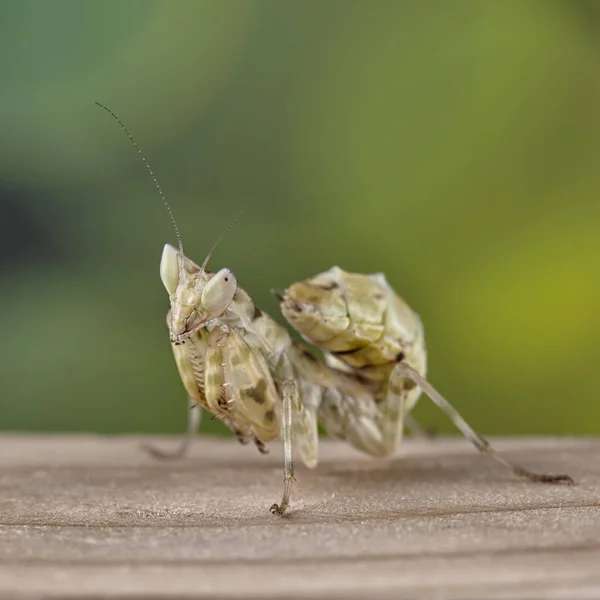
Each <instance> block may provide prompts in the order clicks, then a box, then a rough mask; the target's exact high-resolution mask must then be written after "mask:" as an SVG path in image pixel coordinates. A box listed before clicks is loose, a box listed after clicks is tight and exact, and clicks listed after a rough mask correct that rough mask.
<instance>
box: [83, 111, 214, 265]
mask: <svg viewBox="0 0 600 600" xmlns="http://www.w3.org/2000/svg"><path fill="white" fill-rule="evenodd" d="M95 104H97V105H98V106H99V107H100V108H103V109H104V110H105V111H106V112H107V113H108V114H109V115H110V116H111V117H112V118H113V119H114V120H115V121H116V122H117V123H118V124H119V125H120V126H121V129H122V130H123V131H124V132H125V133H126V134H127V137H128V138H129V141H130V142H131V143H132V144H133V147H134V148H135V149H136V150H137V153H138V154H139V155H140V157H141V159H142V161H143V163H144V165H145V166H146V169H148V173H150V177H152V181H153V182H154V185H155V186H156V189H157V190H158V193H159V194H160V197H161V198H162V201H163V203H164V205H165V207H166V209H167V211H168V213H169V217H170V218H171V223H173V228H174V229H175V235H176V236H177V243H178V244H179V252H180V253H181V256H185V255H184V254H183V243H182V241H181V234H180V233H179V227H177V222H176V221H175V217H174V216H173V213H172V212H171V207H170V206H169V203H168V202H167V198H166V196H165V194H164V192H163V191H162V188H161V187H160V184H159V183H158V180H157V179H156V176H155V175H154V171H153V170H152V167H151V166H150V163H149V162H148V161H147V160H146V157H145V156H144V155H143V153H142V151H141V150H140V147H139V146H138V145H137V142H136V141H135V140H134V139H133V136H132V135H131V133H129V130H128V129H127V127H125V125H123V122H122V121H121V119H119V117H117V115H116V114H115V113H114V112H113V111H112V110H110V108H108V107H106V106H104V104H100V102H95ZM221 237H223V236H221ZM220 239H221V238H219V240H217V243H218V242H219V241H220ZM215 247H216V244H215V246H213V247H212V249H211V251H210V252H209V256H210V254H211V253H212V251H213V250H214V249H215ZM207 260H208V258H207ZM204 262H205V263H206V262H207V261H206V260H205V261H204Z"/></svg>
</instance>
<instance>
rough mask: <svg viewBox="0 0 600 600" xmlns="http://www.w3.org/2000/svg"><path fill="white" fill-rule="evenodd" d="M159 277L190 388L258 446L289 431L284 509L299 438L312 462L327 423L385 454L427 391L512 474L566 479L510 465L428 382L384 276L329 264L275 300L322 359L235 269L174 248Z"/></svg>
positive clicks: (363, 447) (410, 325) (407, 321)
mask: <svg viewBox="0 0 600 600" xmlns="http://www.w3.org/2000/svg"><path fill="white" fill-rule="evenodd" d="M176 273H177V278H178V280H177V285H176V286H175V287H173V282H174V281H175V279H176V278H175V274H176ZM223 274H224V275H223ZM161 276H162V279H163V283H164V284H165V287H167V290H168V291H169V295H170V299H171V311H170V313H171V316H170V317H168V319H167V321H168V323H169V327H170V337H171V343H172V345H173V352H174V355H175V360H176V363H177V367H178V369H179V372H180V374H181V378H182V381H183V383H184V385H185V387H186V390H187V392H188V394H189V395H190V396H191V397H192V398H193V399H194V401H195V402H196V403H198V404H199V405H201V406H203V407H205V408H206V409H207V410H209V411H210V412H212V413H213V414H215V415H216V416H217V417H218V418H220V419H222V420H223V422H225V423H226V424H227V425H228V426H229V427H231V429H233V431H235V432H236V434H237V435H238V438H239V439H240V440H241V441H243V442H247V441H249V440H254V441H255V442H256V444H257V445H258V447H259V449H261V450H262V449H263V447H264V443H266V442H269V441H271V440H273V439H274V438H275V437H277V435H278V434H281V436H282V438H283V442H284V450H285V452H284V454H285V488H284V494H283V499H282V501H281V503H280V504H275V505H273V507H272V511H273V512H276V513H279V514H282V513H283V512H284V511H285V509H286V507H287V504H288V501H289V495H290V488H291V481H292V479H293V466H292V439H293V440H294V445H295V447H296V448H297V449H298V450H299V452H300V455H301V457H302V459H303V461H304V463H305V464H306V465H307V466H308V467H310V468H313V467H315V466H316V465H317V462H318V424H319V423H320V424H322V425H323V426H324V427H325V428H326V429H327V431H328V433H329V434H330V435H332V436H334V437H336V438H338V439H341V440H345V441H347V442H348V443H350V444H351V445H352V446H354V447H355V448H357V449H358V450H360V451H362V452H365V453H367V454H370V455H372V456H389V455H391V454H393V453H394V452H395V450H396V449H397V447H398V444H399V443H400V441H401V439H402V434H403V430H404V426H405V424H406V418H407V415H408V413H409V412H410V410H411V409H412V408H413V407H414V405H415V403H416V401H417V399H418V397H419V395H420V394H421V391H425V392H426V393H427V395H428V396H429V397H430V398H432V399H433V400H434V402H435V403H436V404H438V406H440V408H442V410H444V412H446V414H448V416H449V417H450V418H451V420H452V421H453V422H454V423H455V424H456V426H457V427H458V428H459V429H460V430H461V431H462V432H463V433H464V434H465V435H466V436H467V437H468V439H470V440H471V441H472V442H473V443H474V444H475V446H476V447H477V448H478V449H479V450H480V451H482V452H484V453H486V454H489V455H491V456H493V457H494V458H495V459H496V460H498V461H499V462H501V463H502V464H504V465H505V466H508V467H509V468H511V469H512V470H513V472H515V473H517V474H519V475H523V476H526V477H528V478H530V479H532V480H535V481H550V482H555V481H570V478H568V477H567V476H561V475H559V476H553V475H537V474H535V473H531V472H529V471H526V470H525V469H522V468H520V467H516V466H514V465H512V464H510V463H508V462H507V461H506V460H505V459H503V458H502V457H500V456H498V455H497V454H496V453H495V452H494V451H493V450H492V448H491V446H490V445H489V443H488V442H487V441H486V440H485V439H484V438H482V437H481V436H479V435H478V434H477V433H476V432H475V431H473V430H472V429H471V428H470V426H469V425H468V424H467V423H466V422H465V421H464V420H463V419H462V417H460V415H459V414H458V413H457V412H456V411H455V410H454V409H453V408H452V406H451V405H449V404H448V402H447V401H446V400H445V399H444V398H443V397H442V396H440V394H439V393H438V392H437V391H436V390H435V389H434V388H433V387H432V386H431V385H430V384H429V383H428V382H427V380H426V379H425V372H426V364H427V352H426V347H425V340H424V334H423V326H422V323H421V320H420V319H419V317H418V315H417V314H416V313H414V312H413V311H412V310H411V308H410V307H409V306H408V305H407V304H406V302H404V300H402V299H401V298H400V297H399V296H398V295H397V294H396V293H395V292H394V290H393V289H392V288H391V286H390V285H389V284H388V282H387V281H386V279H385V277H384V276H383V275H382V274H372V275H361V274H355V273H348V272H346V271H344V270H342V269H340V268H339V267H333V268H331V269H329V270H328V271H325V272H323V273H320V274H319V275H317V276H315V277H313V278H312V279H309V280H306V281H303V282H299V283H295V284H292V285H291V286H290V287H289V288H288V289H286V290H285V292H284V293H283V294H282V295H280V296H279V299H280V305H281V309H282V313H283V315H284V317H285V318H286V319H287V321H288V322H289V323H290V324H291V325H292V326H293V327H294V328H295V329H296V330H297V331H298V332H299V333H300V334H301V336H302V337H303V338H304V339H305V340H306V341H308V342H310V343H312V344H315V345H316V346H318V347H319V348H320V349H321V350H322V351H323V352H324V360H319V359H317V358H316V357H315V356H314V355H313V354H311V353H310V352H309V351H308V350H306V349H305V348H304V347H303V346H302V345H300V344H298V343H297V342H295V341H293V340H292V339H291V337H290V335H289V333H288V332H287V330H286V329H285V328H283V327H281V326H280V325H279V324H277V323H276V322H275V321H273V320H272V319H271V318H270V317H269V316H268V315H267V314H265V313H264V312H262V311H261V310H260V309H258V308H257V307H256V306H255V305H254V303H253V302H252V300H251V298H250V296H249V295H248V294H247V293H246V292H245V291H244V290H243V289H242V288H240V287H239V286H237V283H234V285H233V286H232V284H231V281H233V282H235V278H234V277H233V274H232V273H231V272H230V271H229V270H221V271H219V272H218V273H217V274H213V273H211V272H209V271H206V270H205V269H203V268H201V267H198V266H197V265H196V264H195V263H193V262H192V261H190V260H189V259H188V258H186V257H185V256H183V254H182V253H181V252H178V251H177V250H176V249H175V248H172V247H171V246H166V247H165V251H164V253H163V259H162V264H161ZM190 277H191V278H192V279H195V282H194V284H193V285H191V284H190V281H189V278H190ZM209 286H210V287H209ZM207 288H208V289H210V290H211V293H210V295H209V297H210V300H211V301H210V306H208V307H207V306H206V305H205V300H206V296H205V290H206V289H207ZM190 289H193V290H194V293H191V292H190ZM182 305H183V306H182ZM215 307H217V308H215ZM173 315H176V316H177V318H174V317H173ZM175 327H176V328H177V329H175Z"/></svg>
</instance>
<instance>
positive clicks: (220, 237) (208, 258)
mask: <svg viewBox="0 0 600 600" xmlns="http://www.w3.org/2000/svg"><path fill="white" fill-rule="evenodd" d="M244 210H245V208H242V209H241V210H240V211H239V212H238V214H237V215H235V217H233V219H231V221H230V222H229V225H227V227H225V229H223V231H222V232H221V235H219V237H218V238H217V241H216V242H215V243H214V244H213V245H212V248H211V249H210V250H209V251H208V254H207V255H206V258H205V259H204V262H203V263H202V266H201V267H200V276H202V273H204V269H206V265H207V264H208V261H209V260H210V257H211V256H212V255H213V252H214V251H215V249H216V247H217V246H218V245H219V243H220V242H221V240H222V239H223V238H224V237H225V236H226V235H227V234H228V233H229V232H230V231H231V230H232V228H233V226H234V225H235V224H236V223H237V222H238V221H239V219H240V217H241V216H242V214H243V212H244Z"/></svg>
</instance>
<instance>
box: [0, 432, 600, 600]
mask: <svg viewBox="0 0 600 600" xmlns="http://www.w3.org/2000/svg"><path fill="white" fill-rule="evenodd" d="M172 441H173V440H166V441H165V440H162V442H163V443H164V444H165V445H168V444H169V443H172ZM140 444H141V438H131V437H129V438H121V437H120V438H101V437H93V436H78V437H68V436H62V437H43V436H7V435H5V436H2V437H0V596H2V597H18V596H21V597H39V596H42V595H46V596H59V595H60V596H63V597H64V596H66V595H68V596H76V597H84V596H88V597H92V596H93V597H99V596H103V597H104V596H108V597H121V598H124V597H135V596H137V597H140V598H141V597H165V596H167V595H172V596H177V597H192V596H206V597H222V598H237V597H261V598H277V597H287V598H296V597H297V598H302V597H309V596H315V597H326V598H329V597H331V598H333V597H340V598H341V597H344V598H360V597H367V598H371V599H372V598H380V597H381V598H395V599H397V598H405V597H406V598H542V597H544V598H600V460H599V459H600V440H571V439H565V440H550V439H539V440H500V441H496V442H495V444H496V445H497V447H498V448H499V449H500V450H502V451H503V453H504V455H505V456H506V457H507V458H510V459H512V460H515V461H518V462H520V463H522V464H523V465H525V466H528V467H531V468H534V469H537V470H546V471H555V472H567V473H569V474H570V475H572V476H573V477H574V478H575V479H576V481H577V485H575V486H572V487H567V486H547V485H542V484H532V483H528V482H524V481H520V480H517V479H515V478H514V476H512V475H511V474H510V473H508V472H506V471H504V470H503V469H502V467H499V466H497V465H496V464H494V463H493V462H491V461H490V460H488V459H486V458H483V457H480V456H479V455H477V453H476V452H475V451H474V450H473V449H472V448H471V447H470V446H469V445H468V444H467V443H466V442H465V441H464V440H462V439H459V438H456V439H441V440H435V441H407V442H406V443H405V444H404V445H403V446H402V448H401V451H400V452H399V455H398V457H397V458H395V459H393V460H379V461H374V460H372V459H368V458H363V457H362V456H359V455H357V454H356V453H354V452H352V451H351V450H349V449H348V448H347V447H345V446H341V445H337V444H333V443H323V444H322V451H321V456H322V462H321V464H320V465H319V467H318V468H317V470H316V471H308V470H306V469H304V468H303V467H301V466H298V468H297V471H296V478H297V483H296V485H295V489H294V491H293V497H292V505H291V511H290V514H289V516H287V517H285V518H279V517H274V516H272V515H271V514H269V511H268V509H269V506H270V505H271V504H272V503H273V502H274V501H278V500H279V495H280V492H281V483H282V469H281V464H280V462H281V461H280V459H281V453H280V450H279V448H278V447H277V444H273V445H272V451H271V454H269V455H268V456H261V455H259V454H258V453H257V452H256V449H255V448H253V447H242V446H239V445H238V444H237V443H236V442H235V441H234V440H233V439H226V440H215V439H210V438H208V439H207V438H204V439H201V440H198V441H197V442H196V443H195V445H194V447H193V450H192V453H191V455H190V456H189V457H188V458H186V459H183V460H181V461H179V462H168V463H165V462H157V461H156V460H154V459H151V458H150V457H148V456H146V455H145V454H144V453H143V452H142V451H141V450H140Z"/></svg>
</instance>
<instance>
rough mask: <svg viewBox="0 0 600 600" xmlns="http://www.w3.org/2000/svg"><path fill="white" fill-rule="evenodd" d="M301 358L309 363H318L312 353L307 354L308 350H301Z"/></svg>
mask: <svg viewBox="0 0 600 600" xmlns="http://www.w3.org/2000/svg"><path fill="white" fill-rule="evenodd" d="M302 356H304V358H306V359H307V360H310V361H311V362H319V361H318V359H317V357H316V356H315V355H314V354H313V353H312V352H309V351H308V350H303V351H302Z"/></svg>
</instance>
